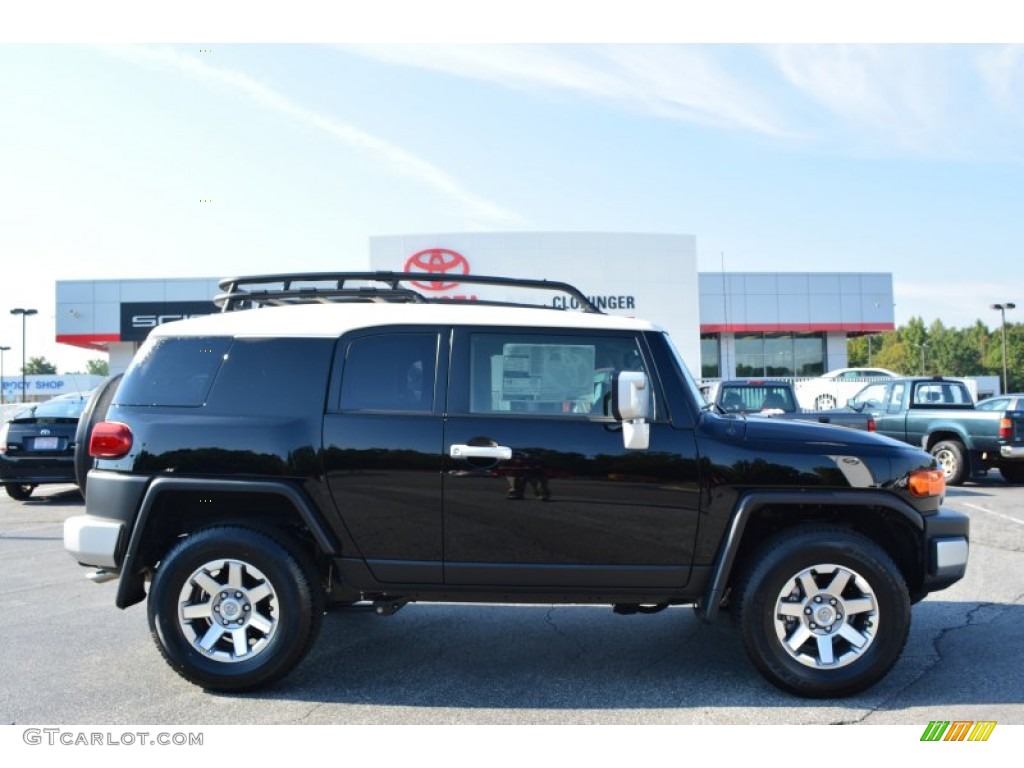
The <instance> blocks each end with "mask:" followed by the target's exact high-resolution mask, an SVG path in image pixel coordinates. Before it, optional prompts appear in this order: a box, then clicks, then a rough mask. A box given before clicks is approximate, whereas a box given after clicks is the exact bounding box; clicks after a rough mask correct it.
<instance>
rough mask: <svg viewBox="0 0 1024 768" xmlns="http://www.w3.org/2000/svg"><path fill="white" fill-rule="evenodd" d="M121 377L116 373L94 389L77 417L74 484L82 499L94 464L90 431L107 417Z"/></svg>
mask: <svg viewBox="0 0 1024 768" xmlns="http://www.w3.org/2000/svg"><path fill="white" fill-rule="evenodd" d="M122 375H123V374H120V373H118V374H117V375H115V376H111V377H110V378H108V379H105V380H104V381H103V382H102V383H101V384H100V385H99V386H98V387H96V390H95V391H94V392H93V393H92V397H90V398H89V402H88V403H86V404H85V408H84V409H83V410H82V415H81V416H79V417H78V427H77V429H76V430H75V484H76V485H78V490H79V491H81V493H82V496H83V497H84V496H85V485H86V481H87V480H88V476H89V470H90V469H92V467H93V463H94V459H93V458H92V456H90V455H89V440H90V439H91V438H92V430H93V428H94V427H95V426H96V425H97V424H99V423H100V422H101V421H103V420H104V419H105V418H106V417H107V410H108V409H109V408H110V401H111V400H113V399H114V394H115V393H116V392H117V385H118V384H119V383H120V382H121V376H122Z"/></svg>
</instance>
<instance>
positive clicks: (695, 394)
mask: <svg viewBox="0 0 1024 768" xmlns="http://www.w3.org/2000/svg"><path fill="white" fill-rule="evenodd" d="M664 336H665V343H667V344H668V348H669V350H670V351H671V352H672V356H673V357H674V358H675V360H676V367H677V368H678V369H679V373H680V375H681V376H682V377H683V383H684V385H685V386H686V388H687V389H688V390H689V391H690V397H692V398H693V402H695V403H697V404H698V405H699V406H701V407H702V408H703V409H707V408H710V407H711V404H710V403H708V402H707V398H705V397H704V394H703V393H702V392H701V391H700V387H698V386H697V382H696V381H694V380H693V376H691V375H690V369H689V368H687V367H686V363H684V362H683V358H682V356H681V355H680V354H679V350H677V349H676V345H675V344H673V343H672V337H671V336H669V335H668V334H667V333H666V334H664Z"/></svg>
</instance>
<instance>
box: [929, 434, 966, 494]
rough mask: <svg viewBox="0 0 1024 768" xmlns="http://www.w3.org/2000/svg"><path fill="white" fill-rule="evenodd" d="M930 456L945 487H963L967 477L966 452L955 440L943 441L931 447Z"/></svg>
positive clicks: (961, 444)
mask: <svg viewBox="0 0 1024 768" xmlns="http://www.w3.org/2000/svg"><path fill="white" fill-rule="evenodd" d="M931 454H932V456H933V457H935V461H937V462H938V464H939V469H941V470H942V474H943V475H944V476H945V478H946V485H963V482H964V478H965V477H967V451H966V449H965V448H964V445H963V443H961V442H959V441H957V440H943V441H941V442H938V443H936V444H935V445H933V446H932V450H931Z"/></svg>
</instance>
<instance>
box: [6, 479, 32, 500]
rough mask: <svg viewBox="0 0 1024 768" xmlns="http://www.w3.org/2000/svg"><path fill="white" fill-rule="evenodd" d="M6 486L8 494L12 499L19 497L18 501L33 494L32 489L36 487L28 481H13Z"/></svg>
mask: <svg viewBox="0 0 1024 768" xmlns="http://www.w3.org/2000/svg"><path fill="white" fill-rule="evenodd" d="M4 488H5V489H6V491H7V495H8V496H10V497H11V498H12V499H17V500H18V501H25V500H26V499H28V497H29V496H31V495H32V491H34V490H35V489H36V487H35V486H34V485H29V484H27V483H12V484H8V485H5V486H4Z"/></svg>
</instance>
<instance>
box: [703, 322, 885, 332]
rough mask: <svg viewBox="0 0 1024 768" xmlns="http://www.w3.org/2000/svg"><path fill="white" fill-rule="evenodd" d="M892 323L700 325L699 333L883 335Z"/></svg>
mask: <svg viewBox="0 0 1024 768" xmlns="http://www.w3.org/2000/svg"><path fill="white" fill-rule="evenodd" d="M894 330H896V325H895V324H894V323H707V324H701V326H700V332H701V333H780V332H791V333H822V332H824V333H827V332H829V331H844V332H846V333H854V334H860V333H883V332H884V331H894Z"/></svg>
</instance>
